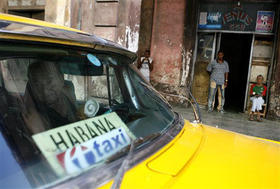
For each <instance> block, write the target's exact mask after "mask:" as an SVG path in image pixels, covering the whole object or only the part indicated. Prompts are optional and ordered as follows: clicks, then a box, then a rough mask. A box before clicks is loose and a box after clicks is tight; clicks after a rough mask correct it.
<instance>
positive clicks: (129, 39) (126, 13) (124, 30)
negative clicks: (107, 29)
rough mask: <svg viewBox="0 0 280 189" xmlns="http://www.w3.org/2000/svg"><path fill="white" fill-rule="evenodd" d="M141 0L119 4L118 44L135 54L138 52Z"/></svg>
mask: <svg viewBox="0 0 280 189" xmlns="http://www.w3.org/2000/svg"><path fill="white" fill-rule="evenodd" d="M140 13H141V0H126V1H120V2H119V9H118V27H117V31H116V42H117V43H119V44H120V45H122V46H124V47H126V48H128V49H129V50H131V51H133V52H137V50H138V40H139V26H140Z"/></svg>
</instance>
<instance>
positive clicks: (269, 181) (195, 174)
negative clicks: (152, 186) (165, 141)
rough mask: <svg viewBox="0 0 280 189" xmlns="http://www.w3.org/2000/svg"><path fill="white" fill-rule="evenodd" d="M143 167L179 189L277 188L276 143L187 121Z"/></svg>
mask: <svg viewBox="0 0 280 189" xmlns="http://www.w3.org/2000/svg"><path fill="white" fill-rule="evenodd" d="M146 166H147V167H148V169H149V170H151V171H153V172H156V173H160V174H162V175H166V176H167V175H168V176H171V177H170V178H172V179H171V180H172V185H174V186H178V188H180V187H182V186H184V187H185V188H187V186H189V187H191V188H192V187H195V188H200V187H201V188H231V187H230V186H234V187H232V188H236V187H241V186H242V187H244V186H246V187H245V188H248V187H252V186H262V187H267V186H270V187H272V188H275V187H280V180H279V178H280V145H279V144H277V143H273V142H269V141H265V140H262V139H258V138H256V137H250V136H246V135H241V134H237V133H234V132H230V131H226V130H222V129H218V128H214V127H209V126H206V125H202V124H191V123H189V122H188V121H186V124H185V127H184V130H183V131H182V132H181V133H180V137H177V138H176V139H175V140H174V141H173V142H172V144H171V145H170V146H169V147H168V148H166V149H164V150H162V151H161V152H160V153H157V154H156V155H155V156H153V158H151V159H150V160H149V161H148V162H147V164H146ZM171 180H170V181H171ZM175 180H176V182H175ZM198 180H200V181H199V182H198ZM169 184H171V183H169ZM169 184H168V185H169ZM182 184H183V185H182ZM210 186H211V187H210ZM217 186H221V187H217ZM175 188H177V187H175Z"/></svg>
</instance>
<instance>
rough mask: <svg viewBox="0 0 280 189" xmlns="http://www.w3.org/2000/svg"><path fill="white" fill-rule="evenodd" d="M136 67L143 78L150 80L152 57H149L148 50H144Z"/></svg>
mask: <svg viewBox="0 0 280 189" xmlns="http://www.w3.org/2000/svg"><path fill="white" fill-rule="evenodd" d="M138 69H140V72H141V73H142V74H143V76H144V77H145V79H146V80H147V81H149V82H150V72H151V71H152V70H153V59H152V58H151V57H150V51H149V50H146V51H145V55H144V57H141V59H140V62H139V64H138Z"/></svg>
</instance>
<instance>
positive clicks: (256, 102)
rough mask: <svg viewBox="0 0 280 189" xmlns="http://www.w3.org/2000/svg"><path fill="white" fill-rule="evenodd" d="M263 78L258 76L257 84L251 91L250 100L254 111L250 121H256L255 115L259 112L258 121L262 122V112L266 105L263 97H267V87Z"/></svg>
mask: <svg viewBox="0 0 280 189" xmlns="http://www.w3.org/2000/svg"><path fill="white" fill-rule="evenodd" d="M263 80H264V78H263V76H262V75H258V76H257V84H253V85H252V86H251V90H250V96H251V98H250V100H251V101H252V103H253V105H252V109H251V113H250V121H253V120H254V113H255V112H256V111H257V121H262V120H261V116H260V111H261V110H262V105H263V104H264V100H263V97H264V96H265V95H266V90H267V88H266V86H265V85H264V84H263Z"/></svg>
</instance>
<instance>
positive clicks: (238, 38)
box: [216, 33, 252, 112]
mask: <svg viewBox="0 0 280 189" xmlns="http://www.w3.org/2000/svg"><path fill="white" fill-rule="evenodd" d="M251 43H252V35H251V34H233V33H223V34H222V37H221V45H220V49H221V50H222V51H223V52H224V59H225V60H226V61H227V62H228V64H229V69H230V73H229V78H228V80H229V81H228V87H227V89H226V94H225V98H226V101H225V106H224V108H225V110H226V111H234V112H242V111H243V106H244V101H245V93H246V85H247V76H248V67H249V61H250V50H251ZM216 102H217V101H216Z"/></svg>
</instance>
